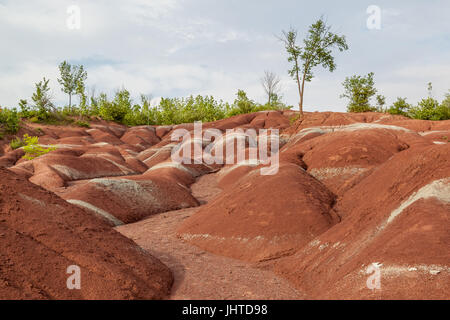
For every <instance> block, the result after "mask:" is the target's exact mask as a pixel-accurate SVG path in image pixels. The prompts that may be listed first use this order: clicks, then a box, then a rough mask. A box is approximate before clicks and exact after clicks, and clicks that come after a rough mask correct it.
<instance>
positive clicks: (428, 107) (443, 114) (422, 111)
mask: <svg viewBox="0 0 450 320" xmlns="http://www.w3.org/2000/svg"><path fill="white" fill-rule="evenodd" d="M409 114H410V116H411V117H412V118H414V119H422V120H446V119H450V112H449V109H448V108H446V107H445V105H443V104H439V102H438V101H437V100H436V99H433V98H432V97H428V98H426V99H422V100H421V101H420V102H419V103H418V105H417V106H415V107H413V108H411V109H410V111H409Z"/></svg>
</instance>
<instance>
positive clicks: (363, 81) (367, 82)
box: [341, 72, 381, 112]
mask: <svg viewBox="0 0 450 320" xmlns="http://www.w3.org/2000/svg"><path fill="white" fill-rule="evenodd" d="M373 75H374V74H373V72H370V73H369V74H368V75H367V76H357V75H355V76H352V77H350V78H349V77H347V78H345V81H344V82H343V83H342V85H343V86H344V94H342V95H341V98H347V99H349V104H348V105H347V111H348V112H367V111H377V108H376V107H373V106H371V105H370V99H371V98H372V97H373V96H374V95H375V94H376V93H377V89H375V82H374V80H373ZM380 100H381V99H380ZM380 102H381V101H380Z"/></svg>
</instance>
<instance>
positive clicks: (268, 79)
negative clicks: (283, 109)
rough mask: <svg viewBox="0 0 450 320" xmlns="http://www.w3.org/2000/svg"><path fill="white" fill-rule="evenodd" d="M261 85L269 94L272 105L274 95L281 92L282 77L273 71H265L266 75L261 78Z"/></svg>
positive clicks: (269, 101)
mask: <svg viewBox="0 0 450 320" xmlns="http://www.w3.org/2000/svg"><path fill="white" fill-rule="evenodd" d="M261 85H262V86H263V88H264V91H265V92H266V94H267V98H268V103H269V105H270V104H271V102H272V98H273V97H274V95H277V96H278V94H279V92H280V77H278V76H277V75H276V74H275V73H273V72H271V71H264V77H262V78H261Z"/></svg>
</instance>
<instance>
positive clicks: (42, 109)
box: [31, 77, 55, 120]
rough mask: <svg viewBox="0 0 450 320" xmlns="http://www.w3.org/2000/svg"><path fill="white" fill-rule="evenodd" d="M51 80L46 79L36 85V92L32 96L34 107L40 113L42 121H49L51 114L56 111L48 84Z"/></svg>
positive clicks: (39, 116)
mask: <svg viewBox="0 0 450 320" xmlns="http://www.w3.org/2000/svg"><path fill="white" fill-rule="evenodd" d="M49 82H50V79H45V77H44V78H43V79H42V80H41V81H39V82H38V83H36V84H35V87H36V91H35V92H34V93H33V95H32V96H31V100H33V102H34V106H35V108H36V109H37V111H38V118H39V119H40V120H47V119H48V117H49V113H50V112H51V111H55V107H54V106H53V103H52V101H51V100H52V97H51V95H50V87H49V85H48V83H49Z"/></svg>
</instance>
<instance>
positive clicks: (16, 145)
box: [9, 137, 25, 150]
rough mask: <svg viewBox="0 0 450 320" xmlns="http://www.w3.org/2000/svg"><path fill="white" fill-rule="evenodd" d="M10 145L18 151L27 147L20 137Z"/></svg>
mask: <svg viewBox="0 0 450 320" xmlns="http://www.w3.org/2000/svg"><path fill="white" fill-rule="evenodd" d="M9 145H10V146H11V149H13V150H16V149H19V148H21V147H23V146H25V142H24V141H23V140H22V139H20V138H19V137H16V138H15V139H13V140H11V142H10V143H9Z"/></svg>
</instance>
